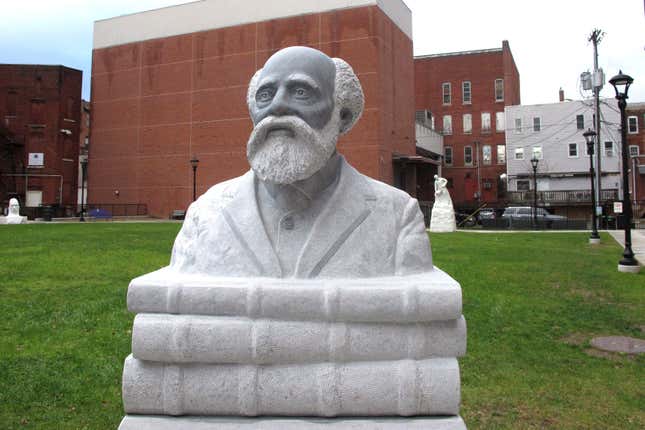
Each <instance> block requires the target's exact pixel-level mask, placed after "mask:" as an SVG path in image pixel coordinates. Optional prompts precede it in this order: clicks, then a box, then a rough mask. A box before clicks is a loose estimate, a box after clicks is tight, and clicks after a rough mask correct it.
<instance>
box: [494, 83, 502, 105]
mask: <svg viewBox="0 0 645 430" xmlns="http://www.w3.org/2000/svg"><path fill="white" fill-rule="evenodd" d="M495 101H496V102H503V101H504V79H495Z"/></svg>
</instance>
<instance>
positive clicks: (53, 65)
mask: <svg viewBox="0 0 645 430" xmlns="http://www.w3.org/2000/svg"><path fill="white" fill-rule="evenodd" d="M2 66H10V67H33V68H36V67H49V68H54V67H56V68H61V67H62V68H64V69H69V70H74V71H76V72H80V73H83V71H82V70H81V69H76V68H74V67H69V66H65V65H63V64H25V63H20V64H15V63H0V67H2Z"/></svg>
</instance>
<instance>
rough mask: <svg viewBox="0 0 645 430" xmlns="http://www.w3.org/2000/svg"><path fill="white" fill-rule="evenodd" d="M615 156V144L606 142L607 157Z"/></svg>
mask: <svg viewBox="0 0 645 430" xmlns="http://www.w3.org/2000/svg"><path fill="white" fill-rule="evenodd" d="M613 156H614V142H605V157H613Z"/></svg>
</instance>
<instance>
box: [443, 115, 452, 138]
mask: <svg viewBox="0 0 645 430" xmlns="http://www.w3.org/2000/svg"><path fill="white" fill-rule="evenodd" d="M443 134H452V116H450V115H444V116H443Z"/></svg>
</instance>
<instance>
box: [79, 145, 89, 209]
mask: <svg viewBox="0 0 645 430" xmlns="http://www.w3.org/2000/svg"><path fill="white" fill-rule="evenodd" d="M86 175H87V158H83V159H81V217H80V218H79V221H80V222H85V217H84V214H85V177H86Z"/></svg>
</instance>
